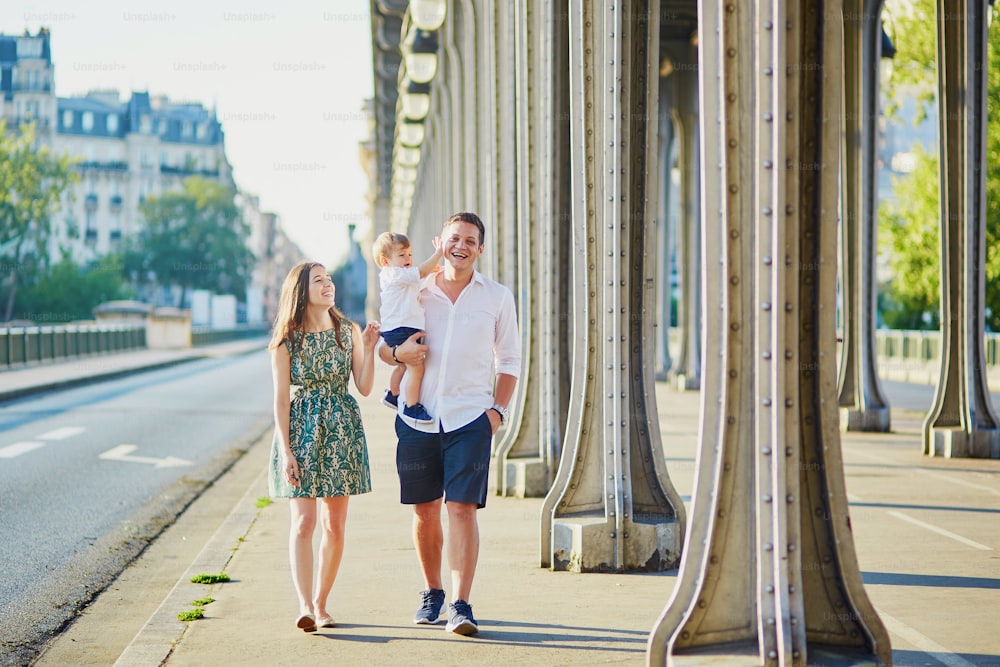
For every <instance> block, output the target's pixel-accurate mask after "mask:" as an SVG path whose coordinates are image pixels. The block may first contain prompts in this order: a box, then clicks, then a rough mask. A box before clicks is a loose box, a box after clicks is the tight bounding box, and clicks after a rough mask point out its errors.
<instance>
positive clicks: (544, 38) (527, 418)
mask: <svg viewBox="0 0 1000 667" xmlns="http://www.w3.org/2000/svg"><path fill="white" fill-rule="evenodd" d="M515 13H516V20H517V30H516V32H515V35H516V37H515V43H516V46H517V54H518V59H517V62H518V67H517V96H518V104H517V109H518V115H517V137H518V145H517V155H518V160H517V165H518V216H519V218H518V219H519V224H518V227H519V237H518V238H519V252H520V254H521V260H520V274H521V278H522V281H523V288H522V289H521V290H520V291H519V300H518V306H519V311H520V312H519V319H520V322H521V335H522V343H523V344H522V350H523V354H522V371H521V378H520V381H519V382H518V388H519V390H520V391H518V393H517V395H516V396H515V399H514V401H512V411H511V415H510V419H509V422H508V423H509V426H507V427H505V430H504V434H503V438H502V439H501V440H500V442H499V444H498V445H497V448H496V454H495V458H494V466H495V469H496V478H497V480H498V483H497V493H498V494H500V495H508V496H516V497H521V498H523V497H541V496H544V495H545V494H546V493H547V492H548V490H549V487H550V485H551V483H552V480H553V479H554V478H555V473H556V466H557V465H558V452H559V446H560V443H561V435H562V419H563V417H564V411H563V410H562V409H561V407H560V404H561V403H562V401H561V397H562V396H563V395H564V394H565V389H561V388H560V386H559V381H560V377H559V373H558V371H557V369H558V368H559V363H558V361H559V357H560V355H562V354H564V353H565V342H564V339H563V337H562V336H563V335H564V334H559V335H557V334H556V332H557V331H562V332H564V331H565V326H563V327H561V328H560V327H559V317H560V314H562V313H566V312H567V308H566V304H565V303H560V301H559V291H558V287H557V283H558V282H560V281H564V282H567V283H568V281H569V271H568V266H567V262H566V259H565V256H564V255H565V249H564V248H563V246H562V244H563V243H565V241H563V240H562V239H565V238H567V236H568V235H566V234H564V233H562V232H563V230H564V229H565V227H566V225H565V223H564V222H562V224H561V223H560V221H559V220H558V219H557V217H556V207H555V202H556V201H557V200H558V195H559V188H560V185H561V184H560V183H558V182H557V180H556V165H555V162H554V157H555V152H554V147H555V142H556V132H555V130H556V126H557V113H556V111H555V110H556V108H557V101H556V100H557V97H556V94H555V93H556V90H555V88H556V86H555V68H554V58H555V45H556V43H557V42H556V31H557V30H558V29H559V27H560V26H565V21H562V22H560V23H559V24H558V25H557V24H556V22H555V19H554V17H555V3H554V2H553V0H528V1H526V2H524V3H518V4H517V5H516V6H515ZM564 115H565V112H564ZM557 238H558V239H560V241H561V242H560V243H559V244H558V245H557V244H556V242H555V241H556V239H557ZM546 357H549V359H548V361H547V360H546ZM563 386H565V384H564V385H563Z"/></svg>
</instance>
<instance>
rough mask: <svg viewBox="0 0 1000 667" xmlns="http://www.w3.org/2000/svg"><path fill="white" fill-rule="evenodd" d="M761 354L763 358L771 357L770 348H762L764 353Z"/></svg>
mask: <svg viewBox="0 0 1000 667" xmlns="http://www.w3.org/2000/svg"><path fill="white" fill-rule="evenodd" d="M761 356H762V357H764V358H765V359H770V358H771V351H770V350H764V354H762V355H761Z"/></svg>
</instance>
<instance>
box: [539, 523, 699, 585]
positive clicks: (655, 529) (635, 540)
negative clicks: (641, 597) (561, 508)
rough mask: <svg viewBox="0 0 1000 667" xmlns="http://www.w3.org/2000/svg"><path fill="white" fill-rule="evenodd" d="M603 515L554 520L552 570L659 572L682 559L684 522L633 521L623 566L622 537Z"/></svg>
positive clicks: (627, 536) (675, 564)
mask: <svg viewBox="0 0 1000 667" xmlns="http://www.w3.org/2000/svg"><path fill="white" fill-rule="evenodd" d="M614 532H615V528H614V525H612V524H609V522H608V521H607V520H606V519H605V518H604V517H603V516H601V517H593V518H589V517H580V518H557V519H555V520H554V521H553V522H552V569H553V570H561V571H567V572H624V571H628V572H659V571H662V570H671V569H674V568H676V567H677V564H678V562H679V561H680V551H681V539H682V536H681V534H680V523H679V522H677V521H668V522H664V523H650V524H643V523H639V524H630V525H629V527H628V531H627V532H625V533H624V535H622V536H621V538H622V539H624V540H625V545H624V546H625V549H624V557H625V562H624V563H623V564H622V565H620V566H619V565H616V564H615V546H616V541H617V540H618V539H619V538H618V537H612V533H614Z"/></svg>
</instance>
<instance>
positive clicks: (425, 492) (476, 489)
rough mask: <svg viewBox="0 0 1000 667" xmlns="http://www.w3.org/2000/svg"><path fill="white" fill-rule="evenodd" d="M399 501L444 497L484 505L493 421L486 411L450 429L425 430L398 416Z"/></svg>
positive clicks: (405, 502)
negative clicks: (440, 431) (412, 425)
mask: <svg viewBox="0 0 1000 667" xmlns="http://www.w3.org/2000/svg"><path fill="white" fill-rule="evenodd" d="M396 437H397V438H398V439H399V442H398V443H397V445H396V472H397V473H398V474H399V502H401V503H402V504H404V505H419V504H420V503H429V502H431V501H432V500H437V499H438V498H440V497H442V496H444V500H445V502H457V503H470V504H475V505H477V506H478V507H480V508H482V507H486V485H487V479H488V477H489V472H490V445H491V443H492V441H493V427H492V425H491V424H490V418H489V417H487V416H486V413H485V412H484V413H483V414H481V415H480V416H479V417H477V418H476V419H473V420H472V421H471V422H469V423H468V424H466V425H465V426H463V427H461V428H458V429H455V430H454V431H451V432H449V433H443V432H442V433H424V432H423V431H418V430H416V429H414V428H410V427H409V426H408V425H407V424H406V423H405V422H404V421H403V420H402V419H400V418H399V417H396Z"/></svg>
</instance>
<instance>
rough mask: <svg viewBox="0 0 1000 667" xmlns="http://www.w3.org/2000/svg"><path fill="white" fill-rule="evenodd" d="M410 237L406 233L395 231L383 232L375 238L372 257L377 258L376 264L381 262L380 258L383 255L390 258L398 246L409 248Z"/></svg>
mask: <svg viewBox="0 0 1000 667" xmlns="http://www.w3.org/2000/svg"><path fill="white" fill-rule="evenodd" d="M409 247H410V239H408V238H407V237H406V234H397V233H395V232H382V233H381V234H379V235H378V237H377V238H376V239H375V243H373V244H372V258H373V259H374V260H375V264H378V263H379V260H380V259H382V258H383V257H384V258H385V259H389V256H390V255H391V254H392V251H393V250H395V249H396V248H409Z"/></svg>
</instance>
